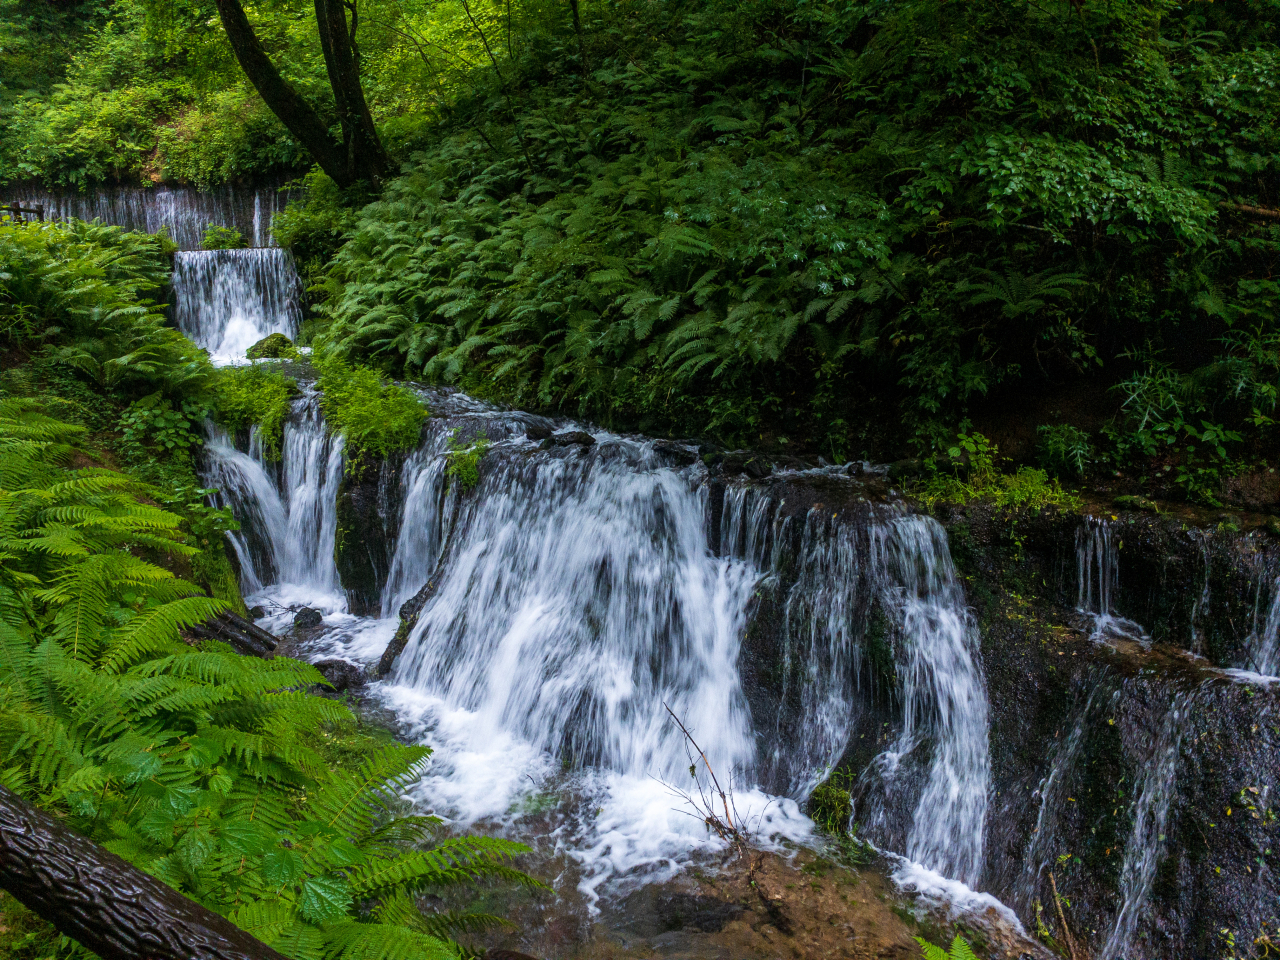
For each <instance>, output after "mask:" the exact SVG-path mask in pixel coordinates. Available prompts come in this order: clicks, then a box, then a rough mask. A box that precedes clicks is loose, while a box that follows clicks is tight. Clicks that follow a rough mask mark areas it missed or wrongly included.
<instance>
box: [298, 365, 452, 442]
mask: <svg viewBox="0 0 1280 960" xmlns="http://www.w3.org/2000/svg"><path fill="white" fill-rule="evenodd" d="M316 366H317V367H318V368H319V370H320V379H319V381H318V383H317V386H318V387H319V389H320V391H321V396H320V407H321V409H322V410H323V411H324V416H325V420H326V421H327V422H328V424H329V428H330V429H331V430H333V431H334V432H335V433H339V434H341V435H342V437H343V439H344V441H345V443H346V455H347V459H348V460H349V461H350V462H352V463H356V464H358V463H360V462H361V461H362V460H363V459H364V458H365V457H366V456H369V457H385V456H387V455H389V454H391V453H395V452H397V451H401V450H411V449H413V448H414V447H416V446H417V445H418V441H419V438H420V434H421V431H422V421H423V420H425V419H426V417H427V409H426V407H424V406H423V404H422V401H421V400H419V399H418V395H417V394H415V393H414V392H413V391H412V390H410V389H408V388H407V387H402V386H400V385H399V384H395V383H386V382H385V381H384V380H383V379H382V376H381V375H380V374H379V373H378V372H377V371H376V370H374V369H372V368H371V367H365V366H359V365H356V366H353V365H351V364H348V363H344V362H343V361H342V360H340V359H338V358H336V357H329V358H326V359H323V360H318V361H317V362H316Z"/></svg>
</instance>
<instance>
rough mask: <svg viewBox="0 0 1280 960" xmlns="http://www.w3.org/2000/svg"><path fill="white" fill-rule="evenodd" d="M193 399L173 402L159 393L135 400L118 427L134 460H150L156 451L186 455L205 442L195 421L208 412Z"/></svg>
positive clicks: (128, 452) (172, 455)
mask: <svg viewBox="0 0 1280 960" xmlns="http://www.w3.org/2000/svg"><path fill="white" fill-rule="evenodd" d="M206 412H207V411H206V410H205V408H204V407H203V406H202V405H201V404H199V403H197V402H195V401H194V400H182V401H180V402H179V403H176V404H175V403H173V402H172V401H170V400H166V399H165V398H164V397H162V396H161V395H160V394H158V393H153V394H150V395H149V396H146V397H143V398H142V399H141V400H135V401H134V402H133V403H131V404H130V405H129V407H128V409H126V410H125V412H124V414H123V415H122V416H121V417H120V422H119V428H120V432H121V436H122V439H123V443H124V448H125V451H126V453H127V454H128V455H129V457H130V459H133V460H139V461H141V460H147V459H150V458H151V457H152V456H153V455H154V454H155V453H156V452H159V453H161V454H162V455H164V456H167V457H179V458H186V457H189V456H190V453H191V448H192V447H197V446H200V445H201V444H202V443H204V440H203V439H202V438H201V436H200V433H199V431H198V430H197V429H196V427H195V423H196V422H198V421H199V420H202V419H203V418H204V416H205V414H206Z"/></svg>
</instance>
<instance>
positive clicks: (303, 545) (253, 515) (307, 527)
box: [207, 394, 346, 613]
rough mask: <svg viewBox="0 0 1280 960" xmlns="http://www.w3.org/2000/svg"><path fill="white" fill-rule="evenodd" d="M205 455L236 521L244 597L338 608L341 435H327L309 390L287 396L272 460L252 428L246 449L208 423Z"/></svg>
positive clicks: (211, 478)
mask: <svg viewBox="0 0 1280 960" xmlns="http://www.w3.org/2000/svg"><path fill="white" fill-rule="evenodd" d="M208 454H209V456H208V464H209V466H208V474H207V482H208V483H209V484H210V485H211V486H215V487H217V488H218V489H219V490H220V491H221V492H222V496H223V498H224V499H225V500H226V501H227V502H228V503H229V504H230V505H231V507H232V509H233V511H234V513H235V516H236V518H237V519H238V520H239V521H240V523H241V526H242V529H241V531H240V532H239V533H238V534H231V535H230V540H231V544H232V548H233V549H234V550H235V553H236V556H237V558H238V559H239V560H240V565H241V571H242V589H243V591H244V593H245V595H246V600H247V601H248V602H249V603H250V604H251V605H252V604H254V603H258V602H266V603H267V604H269V605H272V606H274V607H276V608H287V607H289V606H297V605H305V606H310V607H314V608H316V609H319V610H321V611H323V612H325V613H342V612H345V611H346V597H345V595H344V594H343V591H342V586H341V584H340V583H339V581H338V570H337V566H336V565H335V563H334V541H335V537H336V535H337V527H338V520H337V493H338V484H339V483H340V482H341V481H342V465H343V462H342V439H341V438H340V437H337V438H335V437H331V436H330V435H329V431H328V429H327V428H326V426H325V423H324V418H323V416H322V414H321V413H320V407H319V404H318V402H317V397H316V395H315V394H308V395H306V396H304V397H302V398H301V399H299V400H296V401H294V405H293V414H292V416H291V417H290V420H289V422H288V423H287V424H286V425H285V428H284V436H283V441H282V444H281V457H280V463H279V464H276V463H274V462H272V461H271V460H269V459H268V456H267V454H266V451H265V450H264V449H263V446H262V444H261V442H260V441H259V438H258V435H257V432H256V430H255V431H254V432H253V434H252V436H251V440H250V445H249V453H247V454H246V453H242V452H240V451H239V450H236V449H235V447H234V446H233V445H232V444H231V441H230V438H228V437H227V435H226V434H225V433H223V432H221V431H217V430H215V431H213V432H212V435H211V438H210V442H209V445H208ZM277 477H278V478H279V479H277ZM251 540H252V541H253V542H252V543H251ZM255 544H256V545H259V550H258V553H257V555H255V553H254V550H253V549H252V548H253V546H254V545H255Z"/></svg>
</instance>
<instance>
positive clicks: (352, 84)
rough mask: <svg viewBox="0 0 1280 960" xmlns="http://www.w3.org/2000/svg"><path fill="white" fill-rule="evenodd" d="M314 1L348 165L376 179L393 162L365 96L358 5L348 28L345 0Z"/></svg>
mask: <svg viewBox="0 0 1280 960" xmlns="http://www.w3.org/2000/svg"><path fill="white" fill-rule="evenodd" d="M315 5H316V24H317V26H318V27H319V30H320V48H321V50H323V51H324V65H325V69H326V70H327V71H328V73H329V86H330V87H331V88H332V90H333V99H334V103H335V104H336V105H337V108H338V121H339V122H340V123H341V125H342V140H343V146H344V148H345V151H346V158H347V168H348V169H349V170H352V171H357V170H366V171H367V172H368V175H369V176H370V177H371V179H374V180H377V179H379V178H380V177H382V176H385V175H386V173H387V171H388V170H389V169H390V166H391V162H390V160H389V159H388V158H387V154H386V151H384V150H383V149H382V141H381V140H379V139H378V131H377V129H376V128H375V127H374V125H373V116H372V115H371V114H370V113H369V105H368V104H367V103H366V102H365V99H364V87H363V86H361V84H360V51H359V47H357V46H356V38H355V34H356V30H357V28H358V25H359V12H358V8H357V6H356V4H355V3H354V2H353V3H351V6H350V9H351V26H350V28H349V29H348V26H347V4H346V3H345V2H344V0H315Z"/></svg>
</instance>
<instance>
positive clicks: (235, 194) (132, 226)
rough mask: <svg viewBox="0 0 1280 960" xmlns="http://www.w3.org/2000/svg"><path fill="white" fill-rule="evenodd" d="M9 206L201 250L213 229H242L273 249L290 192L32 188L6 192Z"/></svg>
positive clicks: (267, 188)
mask: <svg viewBox="0 0 1280 960" xmlns="http://www.w3.org/2000/svg"><path fill="white" fill-rule="evenodd" d="M3 196H4V199H5V200H6V201H7V202H15V201H16V202H20V203H22V204H23V205H24V206H35V205H40V206H43V207H44V209H45V219H48V220H66V219H70V218H75V219H77V220H101V221H102V222H103V223H105V224H109V225H112V226H119V227H124V228H125V229H128V230H142V231H145V232H146V233H156V232H158V231H159V230H161V229H164V230H166V231H168V234H169V237H170V238H171V239H172V240H173V241H174V243H176V244H177V245H178V247H179V249H182V250H196V249H199V247H200V242H201V240H202V239H203V237H204V232H205V229H206V228H207V227H208V226H209V225H210V224H217V225H218V226H223V227H231V228H233V229H235V230H238V231H239V232H240V234H241V236H243V237H244V238H245V239H246V240H247V241H248V242H249V244H250V245H251V246H254V247H266V246H273V245H274V241H273V239H272V237H271V217H272V215H273V214H275V213H277V212H279V211H280V210H283V209H284V207H285V204H286V203H287V202H288V200H289V196H290V195H289V193H288V191H282V190H279V189H277V188H275V187H271V186H262V187H237V186H233V185H229V184H228V185H224V186H221V187H216V188H214V189H212V190H195V189H192V188H188V187H154V188H152V187H107V188H100V189H98V190H95V191H93V192H90V193H54V192H51V191H48V190H43V189H40V188H38V187H32V186H21V185H19V186H8V187H5V188H4V193H3Z"/></svg>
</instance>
